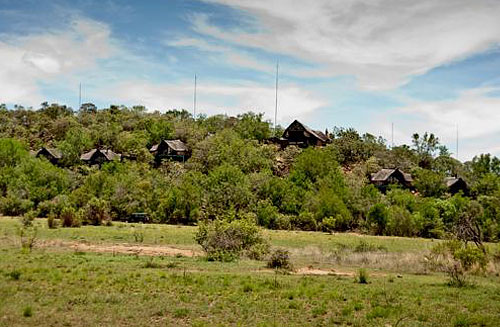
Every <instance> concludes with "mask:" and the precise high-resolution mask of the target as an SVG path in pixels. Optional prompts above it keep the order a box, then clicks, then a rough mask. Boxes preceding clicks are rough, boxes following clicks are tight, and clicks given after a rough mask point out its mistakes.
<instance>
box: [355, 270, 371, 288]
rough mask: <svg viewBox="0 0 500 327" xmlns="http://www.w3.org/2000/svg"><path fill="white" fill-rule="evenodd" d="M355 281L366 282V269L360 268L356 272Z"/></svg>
mask: <svg viewBox="0 0 500 327" xmlns="http://www.w3.org/2000/svg"><path fill="white" fill-rule="evenodd" d="M356 281H357V282H358V283H359V284H368V271H366V269H364V268H360V269H359V270H358V273H357V274H356Z"/></svg>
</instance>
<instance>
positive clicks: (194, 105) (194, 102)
mask: <svg viewBox="0 0 500 327" xmlns="http://www.w3.org/2000/svg"><path fill="white" fill-rule="evenodd" d="M193 118H194V119H196V74H194V95H193Z"/></svg>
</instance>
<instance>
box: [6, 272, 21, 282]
mask: <svg viewBox="0 0 500 327" xmlns="http://www.w3.org/2000/svg"><path fill="white" fill-rule="evenodd" d="M7 276H9V277H10V278H11V279H12V280H19V278H21V272H20V271H19V270H12V271H11V272H10V273H8V274H7Z"/></svg>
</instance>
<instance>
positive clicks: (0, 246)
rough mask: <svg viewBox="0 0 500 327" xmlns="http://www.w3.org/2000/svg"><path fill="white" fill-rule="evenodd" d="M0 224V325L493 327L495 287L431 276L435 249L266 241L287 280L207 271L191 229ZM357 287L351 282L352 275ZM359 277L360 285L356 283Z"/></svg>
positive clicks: (390, 243) (320, 237)
mask: <svg viewBox="0 0 500 327" xmlns="http://www.w3.org/2000/svg"><path fill="white" fill-rule="evenodd" d="M34 224H35V226H36V229H37V234H36V237H35V245H34V247H33V249H32V250H31V251H27V250H26V249H25V250H22V249H21V246H20V236H19V230H20V226H21V224H20V223H19V221H18V219H14V218H0V259H1V260H0V326H234V325H240V326H283V325H290V326H292V325H293V326H304V325H313V326H332V325H345V326H498V325H499V321H500V278H499V277H498V274H497V273H495V272H494V271H493V270H492V269H497V267H490V271H489V272H487V273H485V274H483V275H475V276H472V277H471V283H470V285H469V286H467V287H462V288H457V287H451V286H448V284H447V277H446V276H445V275H444V274H441V273H432V272H430V271H429V270H428V269H427V267H426V264H425V260H424V254H425V253H426V252H427V251H428V250H429V249H430V247H432V246H433V245H434V244H435V243H436V242H438V241H436V240H434V241H433V240H428V239H417V238H414V239H411V238H398V237H375V236H361V235H357V234H349V233H346V234H340V233H339V234H327V233H318V232H288V231H269V230H266V231H265V232H264V235H265V237H266V238H267V239H268V240H269V241H270V243H271V244H272V245H273V246H274V247H281V248H285V249H287V250H289V251H290V253H291V261H292V264H293V265H294V271H292V272H289V273H281V272H278V271H274V270H271V269H268V268H266V265H265V262H263V261H255V260H249V259H241V260H238V261H236V262H230V263H225V262H209V261H207V260H206V259H205V258H204V256H203V252H202V250H201V248H200V247H199V246H198V245H197V244H196V242H195V241H194V234H195V231H196V227H185V226H183V227H180V226H172V225H156V224H151V225H141V224H126V223H114V224H113V226H109V227H105V226H98V227H95V226H83V227H81V228H58V229H49V228H48V227H47V222H46V220H44V219H36V220H35V222H34ZM360 268H364V269H366V272H367V274H368V277H367V283H366V284H362V283H359V282H358V281H357V277H356V276H357V275H358V273H359V269H360ZM358 277H359V276H358Z"/></svg>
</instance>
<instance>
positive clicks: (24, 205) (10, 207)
mask: <svg viewBox="0 0 500 327" xmlns="http://www.w3.org/2000/svg"><path fill="white" fill-rule="evenodd" d="M33 206H34V204H33V201H30V200H27V199H21V198H20V197H18V196H16V195H12V194H8V195H7V196H6V197H1V198H0V212H1V213H2V214H3V215H5V216H20V215H23V214H25V213H26V212H28V211H30V210H31V209H32V208H33Z"/></svg>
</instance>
